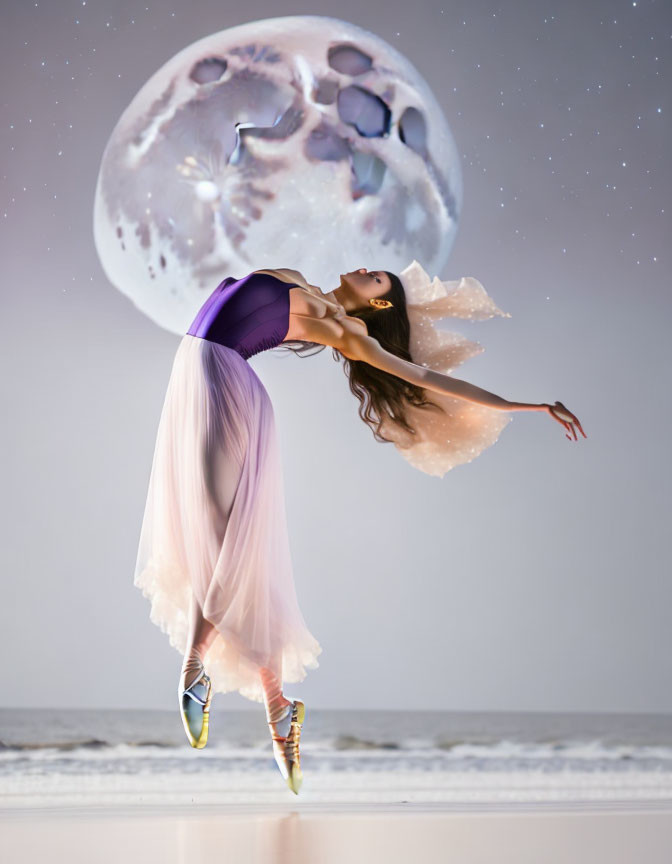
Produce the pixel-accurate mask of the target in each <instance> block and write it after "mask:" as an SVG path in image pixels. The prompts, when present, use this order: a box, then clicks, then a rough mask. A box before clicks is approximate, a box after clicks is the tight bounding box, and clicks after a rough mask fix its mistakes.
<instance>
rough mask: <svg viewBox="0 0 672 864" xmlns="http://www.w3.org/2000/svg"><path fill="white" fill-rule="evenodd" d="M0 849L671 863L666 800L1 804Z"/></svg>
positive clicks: (518, 863)
mask: <svg viewBox="0 0 672 864" xmlns="http://www.w3.org/2000/svg"><path fill="white" fill-rule="evenodd" d="M0 832H1V835H2V847H3V858H4V860H6V861H21V862H24V864H32V862H38V861H39V862H43V861H66V860H67V861H68V862H70V864H77V862H87V864H89V862H92V861H93V862H100V864H108V862H110V864H111V862H122V861H123V862H125V864H128V862H136V861H137V862H143V864H146V862H148V861H161V862H162V864H173V862H175V864H194V862H197V861H233V860H235V861H241V862H245V864H256V862H260V864H261V862H263V864H318V862H319V864H332V862H333V864H337V862H338V864H342V862H344V861H353V860H355V861H366V862H378V861H381V862H382V861H385V862H390V864H396V862H404V864H406V862H409V861H420V860H422V861H423V864H426V862H447V861H453V860H454V861H459V862H460V864H481V862H493V861H496V862H499V864H506V862H511V864H514V862H515V864H540V862H544V864H570V862H571V864H580V862H584V861H585V862H590V864H626V862H627V864H634V862H646V864H669V861H670V860H671V859H672V802H670V803H669V804H668V805H664V804H655V805H652V804H650V803H649V804H634V803H633V804H623V803H619V804H615V803H612V804H608V805H604V804H600V805H598V804H592V805H587V804H581V805H570V804H567V805H557V804H556V805H542V804H536V805H534V806H532V805H518V806H515V807H503V806H501V805H497V806H486V805H468V806H467V805H462V806H459V805H453V806H448V805H445V804H444V805H437V806H436V807H430V806H427V805H422V806H418V805H413V804H410V803H409V804H406V805H401V804H400V805H397V806H393V805H389V804H387V805H378V806H376V805H361V804H357V805H341V806H334V805H329V806H327V805H324V804H311V803H304V802H301V801H300V800H298V799H297V800H296V801H295V802H288V803H287V804H286V805H284V806H283V805H280V804H274V805H268V806H261V805H257V806H252V805H240V806H236V805H233V804H227V805H225V806H212V805H207V806H202V805H198V806H180V807H175V806H160V807H157V806H155V805H152V806H128V805H126V806H118V807H115V806H111V805H106V806H103V807H96V806H95V805H91V806H88V807H80V808H40V809H38V808H22V809H15V810H7V809H5V810H3V811H1V812H0Z"/></svg>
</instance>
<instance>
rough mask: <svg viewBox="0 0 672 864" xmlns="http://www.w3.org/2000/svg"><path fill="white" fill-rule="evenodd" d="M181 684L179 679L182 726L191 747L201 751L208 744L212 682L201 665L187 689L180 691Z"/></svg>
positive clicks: (180, 689) (178, 692)
mask: <svg viewBox="0 0 672 864" xmlns="http://www.w3.org/2000/svg"><path fill="white" fill-rule="evenodd" d="M181 683H182V682H181V679H180V686H179V687H178V690H177V694H178V699H179V703H180V716H181V717H182V725H183V726H184V731H185V732H186V733H187V738H188V739H189V743H190V744H191V746H192V747H195V748H196V749H197V750H202V749H203V747H205V745H206V744H207V743H208V726H209V721H210V703H211V702H212V682H211V681H210V678H209V677H208V675H207V674H206V672H205V668H204V667H203V664H201V671H200V673H199V674H197V675H196V678H194V680H193V681H192V683H191V684H190V685H189V687H187V688H186V689H182V686H181Z"/></svg>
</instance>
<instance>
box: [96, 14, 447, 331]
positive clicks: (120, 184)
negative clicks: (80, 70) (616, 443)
mask: <svg viewBox="0 0 672 864" xmlns="http://www.w3.org/2000/svg"><path fill="white" fill-rule="evenodd" d="M443 83H444V85H445V86H447V84H448V83H449V82H443ZM461 204H462V175H461V170H460V164H459V156H458V152H457V148H456V145H455V142H454V139H453V136H452V134H451V132H450V128H449V126H448V122H447V120H446V118H445V116H444V113H443V111H442V109H441V106H440V105H439V103H438V101H437V99H436V98H435V96H434V94H433V93H432V91H431V90H430V88H429V86H428V84H427V83H426V82H425V80H424V79H423V78H422V76H421V75H420V74H419V72H418V71H417V69H415V67H414V66H413V65H412V64H411V63H410V62H409V60H407V59H406V58H405V57H404V56H403V55H402V54H400V53H399V52H398V51H397V50H396V49H395V48H393V47H392V46H391V45H389V44H388V43H387V42H385V41H384V40H383V39H381V38H380V37H379V36H376V35H375V34H374V33H370V32H369V31H367V30H364V29H362V28H360V27H357V26H355V25H353V24H350V23H349V22H347V21H341V20H339V19H336V18H331V17H324V16H320V15H295V16H288V17H282V18H268V19H265V20H262V21H254V22H251V23H247V24H243V25H241V26H238V27H232V28H230V29H228V30H222V31H220V32H219V33H215V34H214V35H211V36H207V37H205V38H203V39H199V40H198V41H197V42H194V43H193V44H192V45H189V46H188V47H187V48H184V49H183V50H182V51H180V52H179V53H178V54H176V55H175V56H174V57H173V58H171V59H170V60H168V62H167V63H165V64H164V65H163V66H162V67H161V68H160V69H159V70H158V71H157V72H155V73H154V74H153V75H152V77H151V78H150V79H149V80H148V81H147V83H146V84H145V85H144V86H143V87H142V88H141V89H140V90H139V91H138V93H137V94H136V95H135V97H134V98H133V100H132V101H131V103H130V105H129V106H128V107H127V108H126V110H125V111H124V112H123V114H122V115H121V117H120V118H119V121H118V122H117V124H116V126H115V127H114V129H113V131H112V134H111V136H110V139H109V141H108V142H107V145H106V148H105V151H104V153H103V158H102V161H101V166H100V171H99V174H98V179H97V184H96V191H95V201H94V213H93V230H94V241H95V245H96V250H97V252H98V255H99V258H100V261H101V264H102V267H103V269H104V271H105V274H106V276H107V277H108V278H109V280H110V281H111V282H112V284H113V285H114V286H115V287H116V288H117V289H118V290H119V291H121V292H122V293H123V294H124V295H125V296H127V297H128V298H129V299H130V300H132V302H133V303H134V304H135V305H136V306H137V308H138V309H140V310H141V311H142V312H143V313H145V314H146V315H147V316H149V317H150V318H151V319H152V320H153V321H154V322H156V323H157V324H158V325H159V326H161V327H163V328H165V329H167V330H170V331H172V332H174V333H178V334H179V333H183V332H185V331H186V329H187V328H188V326H189V324H190V323H191V321H192V320H193V318H194V316H195V314H196V312H197V311H198V309H199V307H200V306H201V304H202V303H203V301H204V300H205V299H206V297H207V296H208V295H209V294H210V293H212V291H213V290H214V289H215V288H216V287H217V285H218V284H219V283H220V282H221V281H222V280H223V279H224V278H225V277H226V276H235V277H242V276H244V275H245V274H246V273H249V272H250V271H251V270H257V269H262V268H268V267H291V268H293V269H296V270H300V271H301V272H302V273H303V274H304V275H305V277H306V278H307V279H308V281H309V282H311V283H312V284H315V285H319V286H320V287H321V288H322V290H324V291H331V290H333V289H334V288H336V287H338V284H339V282H340V279H339V274H340V273H342V272H345V271H348V270H354V269H356V268H358V267H367V268H372V269H373V268H375V269H384V270H389V271H391V272H395V273H398V272H399V271H400V270H403V269H404V267H406V266H407V265H408V264H409V263H410V262H411V261H412V260H413V259H417V260H419V261H422V263H423V266H424V267H425V268H426V269H427V270H428V271H431V272H434V273H439V272H440V271H441V269H442V267H443V266H444V264H445V263H446V261H447V259H448V256H449V254H450V250H451V248H452V245H453V242H454V239H455V234H456V231H457V224H458V219H459V212H460V209H461Z"/></svg>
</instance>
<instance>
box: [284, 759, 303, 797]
mask: <svg viewBox="0 0 672 864" xmlns="http://www.w3.org/2000/svg"><path fill="white" fill-rule="evenodd" d="M302 783H303V774H302V773H301V768H300V767H299V766H298V765H297V764H296V762H295V763H294V764H293V765H292V766H291V767H290V770H289V777H288V778H287V785H288V786H289V788H290V789H291V790H292V792H293V793H294V794H295V795H298V794H299V789H300V788H301V784H302Z"/></svg>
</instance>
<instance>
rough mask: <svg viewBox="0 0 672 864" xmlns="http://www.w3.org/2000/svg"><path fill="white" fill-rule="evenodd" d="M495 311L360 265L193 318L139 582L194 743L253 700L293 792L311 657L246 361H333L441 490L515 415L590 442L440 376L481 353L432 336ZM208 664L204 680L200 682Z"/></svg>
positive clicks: (233, 282) (553, 413)
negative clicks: (226, 696) (280, 355)
mask: <svg viewBox="0 0 672 864" xmlns="http://www.w3.org/2000/svg"><path fill="white" fill-rule="evenodd" d="M493 315H502V316H505V317H510V316H506V313H503V312H502V311H501V310H500V309H498V308H497V306H495V304H494V303H493V302H492V300H491V299H490V297H489V296H488V295H487V293H486V292H485V290H484V288H483V286H482V285H481V283H480V282H478V280H476V279H474V278H472V277H464V278H462V279H460V280H458V281H454V282H441V281H440V280H438V279H437V278H435V279H434V280H430V279H429V277H428V275H427V274H426V273H425V271H424V270H423V269H422V267H421V266H420V264H419V263H418V262H417V261H413V262H412V263H411V264H410V265H409V266H408V267H407V268H406V269H405V270H403V271H402V272H401V273H400V274H399V275H396V274H395V273H391V272H388V271H384V270H367V269H366V268H360V269H358V270H353V271H351V272H349V273H344V274H342V275H341V277H340V284H339V286H338V288H336V289H335V290H332V291H327V292H322V290H321V289H320V288H319V287H318V286H316V285H312V284H310V283H308V282H307V281H306V279H305V278H304V276H303V275H302V274H301V273H300V272H298V271H296V270H291V269H288V268H277V269H268V270H255V271H254V272H252V273H249V274H247V275H246V276H244V277H243V278H241V279H236V278H234V277H227V278H226V279H224V281H223V282H221V283H220V285H218V286H217V288H216V289H215V290H214V291H213V292H212V293H211V294H210V296H209V297H208V298H207V299H206V300H205V302H204V303H203V305H202V306H201V308H200V310H199V312H198V314H197V315H196V318H195V319H194V321H193V322H192V324H191V326H190V327H189V330H188V331H187V333H186V334H185V335H184V336H183V338H182V339H181V341H180V344H179V347H178V349H177V352H176V355H175V359H174V362H173V367H172V371H171V374H170V379H169V382H168V387H167V391H166V396H165V400H164V404H163V408H162V411H161V417H160V420H159V426H158V432H157V438H156V446H155V449H154V456H153V461H152V467H151V473H150V479H149V488H148V493H147V502H146V505H145V511H144V516H143V521H142V529H141V534H140V541H139V547H138V556H137V561H136V568H135V577H134V584H135V585H136V586H137V587H138V588H140V589H141V591H142V592H143V594H144V596H146V597H147V598H148V599H149V600H150V602H151V611H150V618H151V620H152V621H153V622H154V623H155V624H156V625H157V626H159V627H160V628H161V629H162V631H163V632H165V633H166V634H167V635H168V637H169V639H170V643H171V645H173V646H174V647H175V648H176V649H177V650H178V651H180V653H181V654H182V655H183V658H184V659H183V663H182V669H181V673H180V678H179V683H178V703H179V709H180V715H181V718H182V723H183V726H184V730H185V733H186V736H187V739H188V741H189V743H190V744H191V746H192V747H195V748H197V749H200V748H202V747H204V746H205V745H206V743H207V740H208V728H209V717H210V705H211V700H212V695H213V692H220V693H227V692H232V691H237V692H239V693H240V694H241V695H243V696H244V697H245V698H248V699H250V700H252V701H256V702H260V703H263V704H264V707H265V712H266V720H267V723H268V726H269V730H270V735H271V741H272V747H273V754H274V757H275V761H276V763H277V765H278V768H279V770H280V772H281V774H282V776H283V778H284V779H285V781H286V783H287V785H288V787H289V788H290V790H291V791H292V792H294V793H295V794H297V793H298V791H299V788H300V786H301V783H302V772H301V764H300V751H299V743H300V735H301V729H302V725H303V722H304V717H305V704H304V703H303V701H301V700H300V699H294V698H288V697H287V696H285V694H284V692H283V684H284V683H285V682H295V683H296V682H300V681H303V679H304V678H305V677H306V674H307V670H308V669H315V668H317V667H318V666H319V663H318V661H317V657H318V655H319V654H320V653H321V651H322V648H321V646H320V644H319V643H318V641H317V640H316V639H315V637H314V636H313V635H312V634H311V633H310V631H309V630H308V628H307V626H306V623H305V621H304V618H303V616H302V613H301V610H300V608H299V604H298V601H297V597H296V591H295V587H294V578H293V572H292V563H291V556H290V548H289V542H288V537H287V523H286V513H285V503H284V489H283V477H282V466H281V462H280V454H279V448H278V441H277V436H276V428H275V419H274V414H273V407H272V404H271V401H270V398H269V396H268V393H267V391H266V389H265V388H264V386H263V384H262V382H261V380H260V379H259V377H258V376H257V375H256V373H255V372H254V370H253V369H252V366H251V365H250V364H249V363H248V360H249V358H250V357H252V356H253V355H255V354H257V353H259V352H260V351H264V350H271V349H275V348H278V349H279V348H282V349H287V350H291V351H293V352H294V353H297V354H299V355H300V356H304V355H306V354H308V353H310V352H312V353H315V351H316V350H317V351H320V350H324V349H325V348H326V347H331V348H332V351H333V356H334V359H335V360H337V361H341V362H343V365H344V371H345V372H346V374H347V375H348V377H349V383H350V389H351V390H352V392H353V394H354V395H355V396H357V398H358V399H359V401H360V407H359V414H360V417H361V418H362V420H363V421H364V422H366V423H367V424H368V425H369V426H370V428H371V429H372V431H373V434H374V438H375V439H376V440H377V441H380V442H392V443H394V445H395V447H396V448H397V450H398V452H399V453H400V454H401V455H402V456H403V457H404V458H405V459H406V460H407V461H408V462H409V463H410V464H411V465H412V466H413V467H415V468H417V469H418V470H421V471H424V472H425V473H428V474H432V475H434V476H439V477H443V475H444V474H445V473H446V471H448V470H450V469H451V468H452V467H454V466H455V465H459V464H464V463H465V462H470V461H471V460H472V459H474V458H475V457H476V456H477V455H478V454H479V453H480V452H481V451H482V450H484V449H485V448H486V447H488V446H490V445H491V444H493V443H494V442H495V441H496V440H497V438H498V436H499V434H500V432H501V430H502V429H503V428H504V426H505V425H506V423H508V421H509V420H510V419H511V418H510V412H514V411H541V412H544V413H546V414H548V415H549V416H550V417H551V418H552V419H553V420H554V421H555V422H558V423H560V424H561V425H562V427H563V428H564V429H565V433H566V437H567V438H569V439H570V440H574V441H577V440H578V437H577V434H576V429H578V430H579V432H580V433H581V434H582V435H583V437H584V438H585V437H587V436H586V434H585V433H584V431H583V429H582V427H581V424H580V422H579V420H578V419H577V417H575V416H574V414H572V412H571V411H569V410H568V409H567V408H566V407H565V406H564V405H563V404H562V403H561V402H555V403H554V404H550V403H539V404H537V403H528V402H512V401H508V400H506V399H504V398H501V397H499V396H497V395H495V394H494V393H490V392H488V391H487V390H483V389H481V388H480V387H476V386H474V385H473V384H469V383H468V382H466V381H463V380H460V379H458V378H454V377H452V376H450V375H449V374H447V373H448V372H449V371H450V370H452V369H453V368H454V367H455V366H457V365H458V364H459V363H462V362H463V361H464V360H465V359H467V358H468V357H471V356H473V355H474V354H476V353H479V352H480V351H481V350H483V349H482V348H481V346H480V345H479V343H475V342H471V341H470V340H468V339H465V338H463V337H461V336H459V335H457V334H454V333H448V332H446V331H441V330H438V329H436V328H434V326H433V322H434V321H436V320H438V319H440V318H444V317H447V316H453V317H459V318H465V319H471V320H481V319H484V318H490V317H492V316H493ZM206 666H207V672H206Z"/></svg>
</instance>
